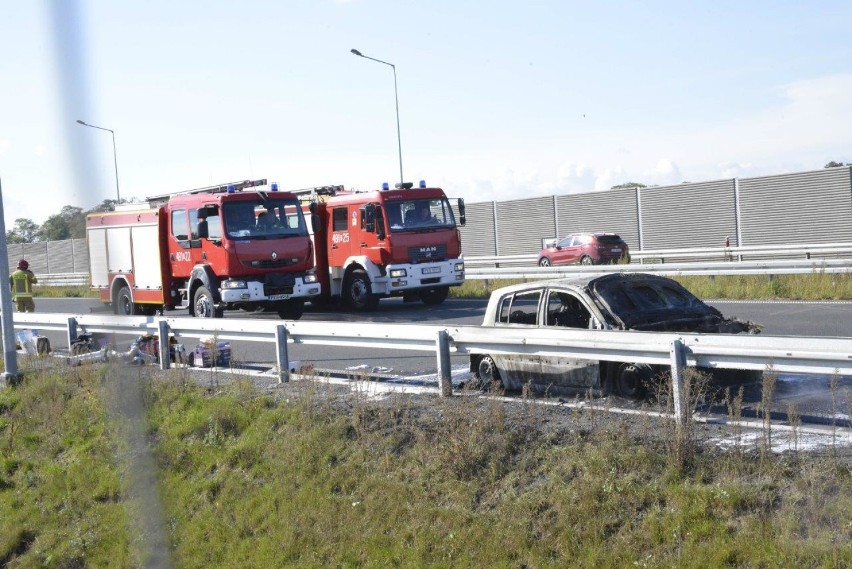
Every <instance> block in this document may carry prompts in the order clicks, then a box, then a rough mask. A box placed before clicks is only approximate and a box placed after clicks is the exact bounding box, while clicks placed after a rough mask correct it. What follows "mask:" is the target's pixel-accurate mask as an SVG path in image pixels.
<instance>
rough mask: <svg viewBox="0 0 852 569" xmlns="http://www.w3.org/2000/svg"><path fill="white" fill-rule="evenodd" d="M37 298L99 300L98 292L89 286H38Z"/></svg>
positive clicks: (36, 288) (34, 292)
mask: <svg viewBox="0 0 852 569" xmlns="http://www.w3.org/2000/svg"><path fill="white" fill-rule="evenodd" d="M33 296H34V297H35V298H98V291H97V290H95V289H92V288H90V287H88V286H36V287H33Z"/></svg>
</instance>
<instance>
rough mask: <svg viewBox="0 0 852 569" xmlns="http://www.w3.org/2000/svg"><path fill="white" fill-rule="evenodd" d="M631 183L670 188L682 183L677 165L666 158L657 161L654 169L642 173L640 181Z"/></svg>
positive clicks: (681, 176)
mask: <svg viewBox="0 0 852 569" xmlns="http://www.w3.org/2000/svg"><path fill="white" fill-rule="evenodd" d="M631 181H638V182H640V183H642V184H645V185H648V186H652V185H657V186H671V185H674V184H680V183H681V182H683V174H681V171H680V168H678V166H677V164H675V163H674V162H672V161H671V160H669V159H667V158H662V159H660V160H658V161H657V165H656V166H655V167H654V168H651V169H649V170H645V171H644V172H642V175H641V180H631Z"/></svg>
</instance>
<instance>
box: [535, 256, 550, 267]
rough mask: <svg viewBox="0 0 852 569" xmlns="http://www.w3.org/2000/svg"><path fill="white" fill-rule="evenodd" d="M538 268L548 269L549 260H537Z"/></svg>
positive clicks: (543, 258) (545, 258) (544, 258)
mask: <svg viewBox="0 0 852 569" xmlns="http://www.w3.org/2000/svg"><path fill="white" fill-rule="evenodd" d="M538 266H539V267H549V266H550V259H548V258H547V257H542V258H541V259H539V260H538Z"/></svg>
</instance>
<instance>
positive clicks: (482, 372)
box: [474, 356, 503, 391]
mask: <svg viewBox="0 0 852 569" xmlns="http://www.w3.org/2000/svg"><path fill="white" fill-rule="evenodd" d="M474 375H475V376H476V378H477V379H478V380H479V385H480V387H481V388H482V390H483V391H488V390H490V389H494V388H500V387H501V386H502V385H503V381H502V380H501V379H500V372H499V371H497V364H496V363H494V359H493V358H492V357H491V356H482V359H481V360H479V363H478V364H476V373H475V374H474Z"/></svg>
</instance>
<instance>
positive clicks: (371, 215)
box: [364, 203, 376, 233]
mask: <svg viewBox="0 0 852 569" xmlns="http://www.w3.org/2000/svg"><path fill="white" fill-rule="evenodd" d="M364 229H366V230H367V231H368V232H369V233H375V232H376V206H375V205H373V204H371V203H368V204H367V205H365V206H364Z"/></svg>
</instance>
